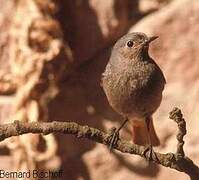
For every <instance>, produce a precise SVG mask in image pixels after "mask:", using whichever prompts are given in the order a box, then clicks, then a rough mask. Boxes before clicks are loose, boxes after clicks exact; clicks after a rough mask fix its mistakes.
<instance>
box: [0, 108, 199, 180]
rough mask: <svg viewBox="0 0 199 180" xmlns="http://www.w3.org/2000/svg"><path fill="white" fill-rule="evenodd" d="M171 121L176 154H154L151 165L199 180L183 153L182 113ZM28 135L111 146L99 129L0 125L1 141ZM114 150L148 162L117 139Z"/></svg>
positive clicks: (195, 168) (140, 149)
mask: <svg viewBox="0 0 199 180" xmlns="http://www.w3.org/2000/svg"><path fill="white" fill-rule="evenodd" d="M170 118H171V119H173V120H174V121H176V122H177V124H178V128H179V133H178V135H177V140H178V147H177V153H175V154H174V153H166V154H161V153H158V152H155V155H156V157H157V158H152V160H151V161H152V162H155V163H157V164H161V165H162V166H165V167H170V168H172V169H176V170H177V171H180V172H184V173H186V174H187V175H189V176H190V178H191V180H197V179H199V168H198V166H197V165H195V164H194V162H193V161H192V160H191V159H189V158H188V157H186V156H185V154H184V151H183V145H184V141H183V137H184V135H185V134H186V123H185V121H184V119H183V117H182V113H181V111H180V110H179V109H178V108H174V110H173V111H172V112H170ZM27 133H34V134H36V133H42V134H44V135H47V134H49V133H63V134H72V135H75V136H76V137H77V138H87V139H89V140H92V141H95V142H97V143H101V144H104V145H106V146H109V145H110V136H111V134H110V133H105V132H103V131H101V130H99V129H96V128H92V127H88V126H81V125H78V124H77V123H74V122H56V121H54V122H30V123H27V122H20V121H14V123H9V124H3V125H0V141H3V140H4V139H6V138H9V137H12V136H19V135H22V134H27ZM114 149H116V150H118V151H120V152H123V153H129V154H135V155H139V156H141V157H143V158H146V159H149V157H148V156H149V154H145V153H144V152H145V150H146V148H145V147H144V146H139V145H136V144H132V143H130V142H128V141H125V140H123V139H119V140H118V141H117V142H116V144H115V145H114Z"/></svg>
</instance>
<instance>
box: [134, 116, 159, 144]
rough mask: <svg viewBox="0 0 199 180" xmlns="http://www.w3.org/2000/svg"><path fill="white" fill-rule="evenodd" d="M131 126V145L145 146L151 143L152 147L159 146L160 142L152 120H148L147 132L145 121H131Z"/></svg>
mask: <svg viewBox="0 0 199 180" xmlns="http://www.w3.org/2000/svg"><path fill="white" fill-rule="evenodd" d="M132 126H133V128H132V140H133V143H135V144H138V145H143V146H145V145H148V144H150V141H151V144H152V145H153V146H158V145H160V140H159V138H158V136H157V134H156V132H155V129H154V125H153V121H152V118H151V119H150V122H149V132H148V129H147V126H146V122H145V121H142V120H138V121H133V124H132ZM149 136H150V139H149Z"/></svg>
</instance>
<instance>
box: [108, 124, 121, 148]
mask: <svg viewBox="0 0 199 180" xmlns="http://www.w3.org/2000/svg"><path fill="white" fill-rule="evenodd" d="M109 134H110V136H109V143H110V144H109V147H108V148H109V150H110V151H111V150H112V149H113V148H114V146H115V145H116V144H117V141H118V140H119V129H116V128H115V127H113V128H111V129H110V130H109Z"/></svg>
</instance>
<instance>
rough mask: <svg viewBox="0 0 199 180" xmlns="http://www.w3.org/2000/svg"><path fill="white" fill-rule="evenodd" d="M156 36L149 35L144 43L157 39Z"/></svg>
mask: <svg viewBox="0 0 199 180" xmlns="http://www.w3.org/2000/svg"><path fill="white" fill-rule="evenodd" d="M157 38H158V36H151V37H149V38H148V39H147V40H146V44H149V43H151V42H152V41H154V40H155V39H157Z"/></svg>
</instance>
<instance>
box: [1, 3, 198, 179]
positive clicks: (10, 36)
mask: <svg viewBox="0 0 199 180" xmlns="http://www.w3.org/2000/svg"><path fill="white" fill-rule="evenodd" d="M0 4H1V6H0V94H1V96H0V110H1V111H0V122H1V123H6V122H12V121H13V120H15V119H18V120H21V121H29V122H30V121H53V120H57V121H75V122H78V123H79V124H82V125H84V124H86V125H89V126H93V127H96V128H99V129H103V130H107V129H108V128H110V127H112V126H119V125H120V123H121V117H120V116H119V115H118V114H116V113H115V112H114V111H113V110H112V109H111V108H110V107H109V105H108V103H107V100H106V97H105V95H104V92H103V90H102V88H101V86H100V78H101V73H102V72H103V71H104V68H105V65H106V63H107V61H108V58H109V56H110V50H111V47H112V45H113V44H114V42H115V41H116V40H117V39H118V38H119V37H120V36H122V35H124V34H126V33H128V32H133V31H142V32H144V33H146V34H148V35H158V36H159V39H158V40H157V41H155V42H154V43H153V45H152V46H151V48H150V54H151V56H152V57H154V59H155V60H156V62H157V63H158V64H159V65H160V66H161V68H162V70H163V72H164V74H165V76H166V79H167V85H166V87H165V90H164V94H163V96H164V98H163V101H162V104H161V106H160V108H159V110H158V111H157V112H156V113H155V115H154V119H155V126H156V129H157V133H158V135H159V136H160V139H161V146H160V147H158V148H157V150H158V151H160V152H165V153H166V152H171V151H172V152H175V150H176V139H175V136H176V130H177V128H176V124H175V123H173V122H172V121H171V120H169V119H168V113H169V111H170V110H171V109H172V108H173V107H174V106H178V107H180V108H181V109H182V111H183V114H184V117H185V118H186V121H187V131H188V132H187V135H186V138H185V139H186V143H185V152H186V155H187V156H189V157H190V158H192V159H193V160H194V162H195V163H197V164H199V152H198V148H199V142H198V138H199V131H198V123H199V122H198V121H197V119H198V117H197V113H198V110H199V59H198V57H199V50H198V49H199V41H198V40H197V37H198V34H199V24H198V22H199V13H198V12H199V1H198V0H84V1H83V0H65V1H61V0H56V1H55V0H18V1H14V0H13V1H12V0H9V1H7V0H0ZM121 136H122V137H124V138H126V139H129V140H130V139H131V132H130V128H127V127H126V128H124V129H123V130H122V133H121ZM0 159H1V162H3V163H1V164H0V169H7V170H15V171H16V170H28V169H36V168H37V169H51V170H56V169H62V170H63V172H64V176H63V177H62V179H68V180H102V179H106V180H126V179H140V180H151V179H158V180H163V179H168V178H170V179H176V178H179V179H182V180H186V179H188V177H187V176H186V175H184V174H183V173H180V172H177V171H175V170H171V169H168V168H164V167H160V166H157V165H155V164H151V165H150V166H149V165H148V163H147V162H146V161H144V160H143V159H141V158H139V157H137V156H130V155H127V154H121V153H118V152H114V153H111V154H110V153H109V151H108V149H107V147H105V146H103V145H100V144H94V143H93V142H89V141H87V140H84V139H81V140H79V139H77V138H75V137H72V136H63V135H60V134H56V135H48V136H44V137H43V136H40V135H23V136H20V137H15V138H10V139H8V140H6V141H4V142H2V143H1V144H0Z"/></svg>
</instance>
